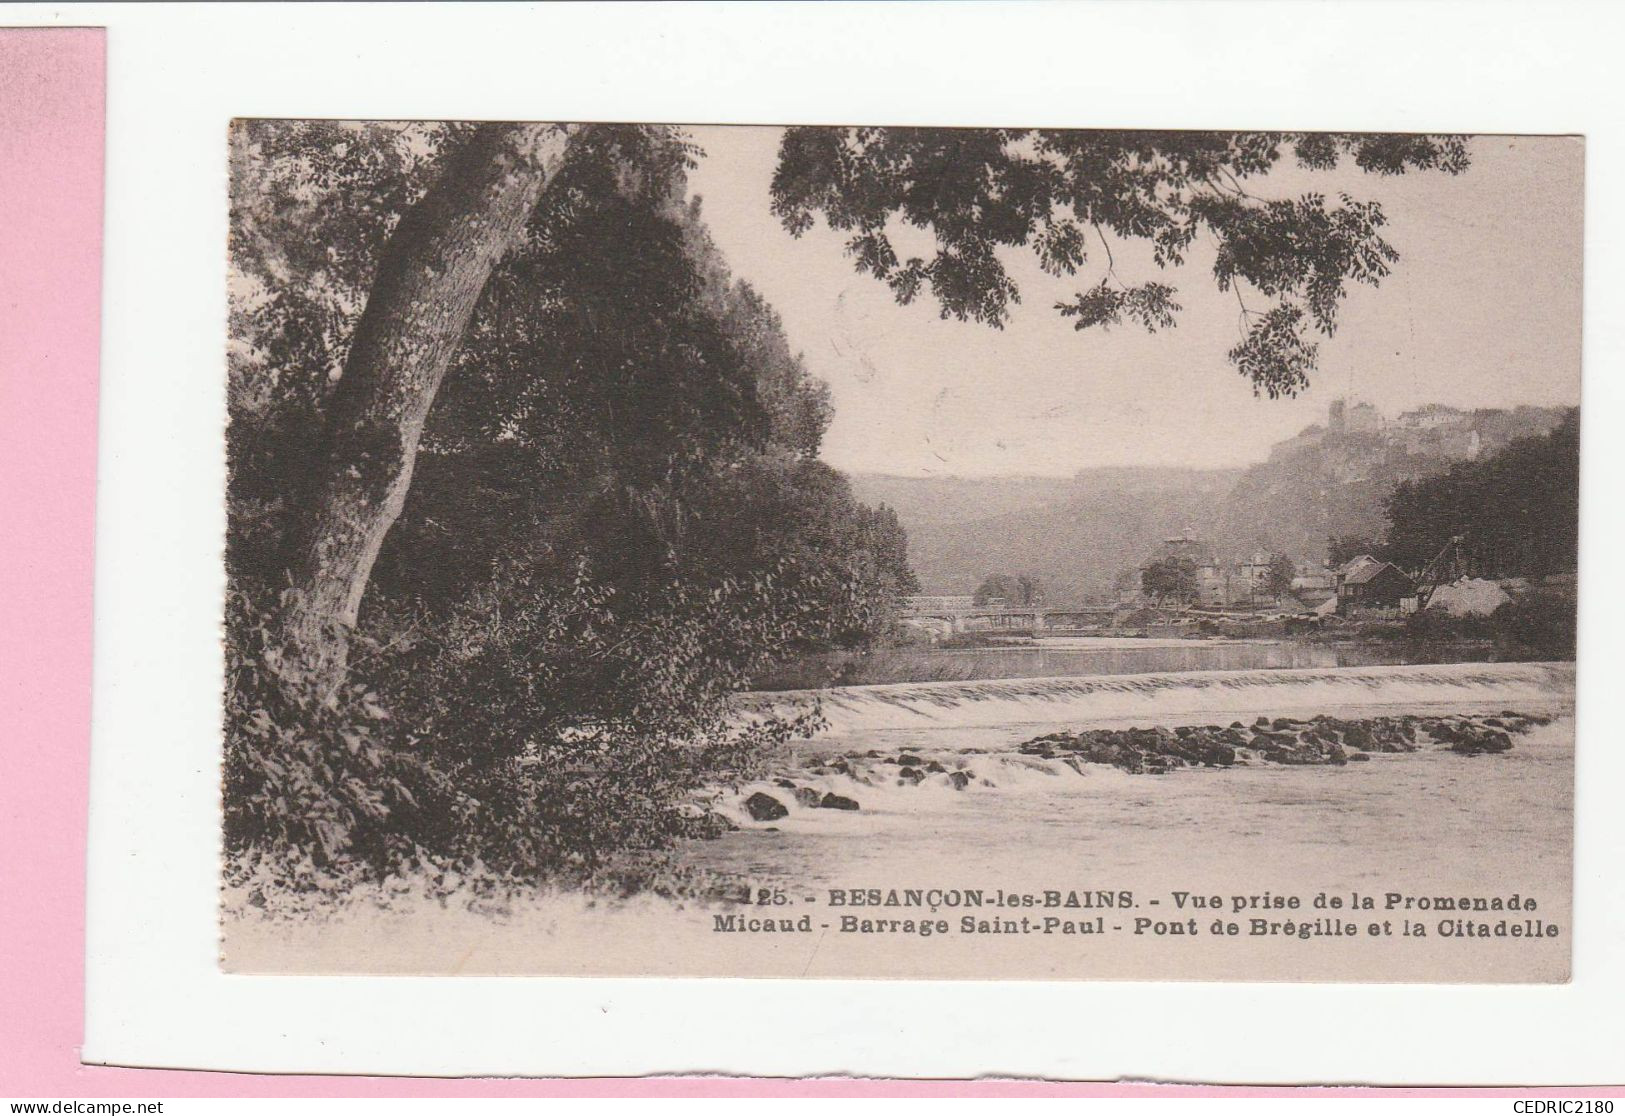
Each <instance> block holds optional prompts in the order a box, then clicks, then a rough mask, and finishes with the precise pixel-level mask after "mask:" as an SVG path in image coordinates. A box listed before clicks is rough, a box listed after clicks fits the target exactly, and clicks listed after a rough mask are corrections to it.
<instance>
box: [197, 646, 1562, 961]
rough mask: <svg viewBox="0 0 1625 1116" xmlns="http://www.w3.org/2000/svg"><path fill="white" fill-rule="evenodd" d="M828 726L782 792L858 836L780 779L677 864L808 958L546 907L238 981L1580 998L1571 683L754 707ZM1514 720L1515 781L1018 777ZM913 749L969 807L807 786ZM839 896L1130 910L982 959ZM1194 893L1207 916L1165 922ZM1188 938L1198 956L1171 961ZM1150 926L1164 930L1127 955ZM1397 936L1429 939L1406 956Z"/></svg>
mask: <svg viewBox="0 0 1625 1116" xmlns="http://www.w3.org/2000/svg"><path fill="white" fill-rule="evenodd" d="M1231 646H1232V647H1234V646H1237V645H1231ZM1241 646H1246V645H1241ZM1252 646H1261V645H1252ZM1077 650H1080V651H1090V652H1110V651H1114V650H1117V649H1115V648H1103V647H1087V648H1078V649H1077ZM1146 650H1150V648H1146ZM1159 650H1162V651H1172V652H1174V653H1182V652H1184V651H1185V650H1188V649H1182V648H1160V649H1159ZM1232 653H1236V652H1231V651H1226V652H1221V654H1232ZM1240 653H1242V654H1274V653H1281V652H1278V651H1276V652H1272V651H1256V652H1240ZM1200 654H1212V652H1200ZM814 700H816V701H818V702H819V704H820V707H821V710H822V713H823V716H824V718H825V720H826V721H827V725H828V727H827V728H826V729H825V730H824V731H823V732H822V733H820V734H819V735H818V736H816V737H815V738H813V739H812V740H809V741H806V742H803V743H802V744H801V745H800V746H799V747H798V749H797V752H796V754H795V755H793V756H792V757H790V758H789V759H787V760H786V762H785V764H784V766H783V768H782V770H781V772H780V774H781V775H783V774H793V775H794V776H795V781H796V782H797V783H798V784H800V785H803V786H811V787H813V788H816V789H817V790H818V791H819V792H820V793H835V794H839V795H844V796H847V797H850V798H851V799H853V800H855V801H856V802H858V803H859V805H860V808H859V809H857V810H850V811H849V810H837V809H823V808H804V807H802V806H800V805H798V804H797V802H796V800H795V799H794V797H793V795H791V794H789V793H787V791H786V789H785V788H784V787H782V786H780V785H778V784H777V783H775V782H774V781H773V780H772V779H768V780H764V781H762V782H758V783H752V784H748V785H743V786H736V787H728V788H722V789H721V790H719V791H718V792H717V799H716V804H717V806H718V808H719V809H720V810H721V811H723V812H726V813H730V814H731V816H732V817H733V819H734V820H735V822H736V823H737V824H738V826H739V828H738V829H737V830H736V831H734V832H731V833H727V834H725V835H723V836H722V837H720V838H717V839H715V840H710V841H694V842H690V843H689V844H687V845H686V846H685V847H684V848H683V849H682V850H680V856H681V859H682V860H683V862H685V863H686V864H688V865H689V866H691V867H694V868H698V869H700V870H701V871H709V872H712V873H715V875H716V877H717V878H719V879H723V880H727V881H730V882H731V883H738V882H740V881H743V882H744V883H746V884H748V885H749V888H750V891H749V892H748V894H750V895H752V896H753V897H754V896H768V897H771V896H775V895H777V896H779V897H780V899H781V900H782V901H783V902H784V903H785V904H786V905H785V906H783V907H765V908H758V907H749V906H743V905H741V904H737V903H724V904H721V905H720V909H721V910H723V911H729V910H732V911H742V912H743V913H745V914H752V913H760V914H770V915H771V914H782V915H792V916H796V917H800V916H804V915H805V916H809V917H810V918H811V919H812V920H813V922H812V929H811V930H810V931H808V932H805V933H794V934H783V933H781V934H745V933H719V932H717V927H716V926H715V925H714V918H715V916H716V915H717V914H718V911H719V905H718V904H715V903H703V902H702V903H695V902H692V901H676V902H673V901H668V900H664V899H661V898H660V897H658V896H655V895H652V894H648V893H645V894H643V895H640V896H637V897H634V898H631V899H628V900H626V901H624V902H617V903H605V902H602V901H600V900H597V899H591V898H588V897H583V896H580V895H571V894H561V895H539V896H537V897H535V899H534V900H533V901H531V902H529V903H523V904H516V905H515V906H514V907H513V909H511V910H510V911H508V912H507V913H505V914H502V915H500V916H492V915H490V914H485V913H479V912H474V911H470V910H460V909H457V908H456V907H455V906H448V905H446V904H427V903H426V904H418V905H415V906H396V907H392V908H390V909H387V910H384V909H377V910H367V909H351V910H349V911H347V912H345V913H343V914H341V915H338V916H335V917H333V918H330V919H325V920H321V921H310V922H306V923H276V922H271V921H268V920H254V919H251V918H245V919H239V920H237V921H235V922H231V923H228V928H227V932H226V955H227V964H228V968H231V969H234V970H236V971H243V972H288V971H295V972H298V971H303V972H364V971H365V972H420V973H421V972H462V973H550V974H559V975H569V974H581V975H587V974H597V975H613V974H626V975H641V974H669V975H731V976H775V977H820V976H824V977H856V976H868V977H873V976H880V977H900V978H968V979H987V978H1015V979H1052V978H1054V979H1248V980H1386V981H1425V982H1436V981H1520V982H1524V981H1561V980H1564V979H1566V978H1567V976H1568V973H1569V939H1568V937H1567V931H1568V927H1569V910H1570V887H1571V883H1570V881H1571V864H1572V803H1573V790H1574V721H1573V707H1574V665H1573V664H1572V663H1454V664H1442V665H1379V666H1350V665H1338V664H1337V663H1335V662H1334V663H1316V664H1312V665H1308V666H1303V667H1286V668H1282V667H1275V666H1263V667H1257V668H1252V669H1211V670H1194V671H1192V670H1187V671H1178V670H1167V669H1164V670H1161V671H1158V672H1154V673H1141V674H1116V675H1113V674H1106V673H1100V672H1097V673H1095V674H1092V675H1083V676H1078V675H1072V676H1066V677H1028V678H1003V679H990V680H971V681H960V682H917V683H902V684H894V685H883V686H854V687H846V688H841V689H833V690H825V691H819V692H816V693H814V692H783V693H764V694H755V695H749V696H747V698H746V699H745V701H744V706H745V712H746V715H761V714H765V713H771V712H775V711H783V710H789V709H793V708H802V707H804V706H805V705H806V704H807V703H808V702H811V701H814ZM1501 710H1513V711H1517V712H1522V713H1543V714H1548V715H1551V716H1553V717H1554V718H1555V719H1554V720H1552V721H1551V723H1549V724H1547V725H1545V726H1542V727H1539V728H1537V729H1535V730H1534V731H1532V732H1529V733H1525V734H1520V735H1518V736H1516V737H1515V743H1514V747H1513V749H1512V750H1511V751H1510V752H1506V753H1503V754H1498V755H1481V756H1471V757H1469V756H1462V755H1457V754H1455V753H1453V752H1450V751H1447V750H1444V749H1442V748H1439V747H1436V746H1435V747H1424V748H1423V749H1422V750H1421V751H1418V752H1415V753H1410V754H1394V755H1385V754H1374V755H1372V757H1371V759H1370V760H1369V761H1368V762H1363V763H1350V764H1348V765H1347V766H1342V767H1331V766H1305V767H1293V766H1279V765H1276V764H1267V765H1266V764H1256V765H1252V766H1237V767H1233V768H1224V769H1209V768H1204V769H1177V770H1175V771H1172V772H1170V773H1168V774H1166V775H1160V776H1153V775H1130V774H1127V773H1125V772H1122V771H1119V770H1117V769H1116V768H1113V767H1109V766H1104V765H1094V764H1086V765H1081V767H1080V768H1073V767H1069V766H1067V765H1066V764H1064V763H1062V762H1060V761H1059V760H1053V761H1045V760H1041V759H1039V758H1037V757H1031V756H1025V755H1022V754H1021V753H1020V752H1019V751H1018V750H1017V746H1018V745H1019V744H1020V743H1021V742H1022V741H1025V740H1028V739H1031V738H1032V737H1034V736H1038V735H1041V734H1044V733H1047V732H1052V731H1056V730H1060V729H1066V730H1077V729H1081V728H1087V727H1102V726H1126V725H1154V724H1162V725H1168V726H1177V725H1180V724H1228V723H1229V722H1231V721H1232V720H1240V721H1243V722H1249V723H1250V722H1251V721H1252V720H1254V719H1255V718H1256V717H1258V716H1261V715H1262V716H1269V717H1275V716H1281V715H1287V716H1304V717H1307V716H1313V715H1314V714H1316V713H1329V714H1333V715H1336V716H1340V717H1369V716H1374V715H1377V714H1393V713H1403V712H1414V713H1422V714H1426V713H1450V712H1498V711H1501ZM905 749H906V750H907V751H908V752H909V753H912V754H915V755H916V756H918V757H919V759H921V760H926V761H928V760H931V759H937V760H939V761H940V762H941V764H942V766H943V767H944V768H946V769H948V770H950V771H951V770H954V769H963V770H964V771H965V772H966V773H967V775H968V776H970V779H969V783H968V785H967V786H966V787H965V788H964V789H963V790H959V789H955V788H954V786H953V785H952V784H951V782H950V781H949V776H948V775H947V774H935V775H932V776H930V777H929V778H928V779H927V780H926V781H925V782H924V783H922V784H920V785H919V786H906V785H897V783H896V781H895V780H894V779H890V778H886V779H881V780H873V779H872V777H871V776H865V778H871V780H872V781H867V782H865V781H859V780H858V779H854V778H851V777H849V776H847V775H842V774H834V773H828V774H816V775H815V774H810V773H808V772H807V771H806V768H808V767H809V766H811V765H815V764H817V763H819V761H820V760H821V759H827V758H829V757H831V756H833V755H837V754H852V753H861V754H866V753H869V752H875V753H880V754H884V755H888V756H895V755H896V754H897V753H899V752H901V751H903V750H905ZM874 768H875V764H873V763H871V765H870V767H869V770H873V769H874ZM863 771H864V769H862V768H859V769H857V770H856V772H855V773H856V774H858V775H860V776H862V775H863ZM757 792H761V793H766V794H771V795H774V796H775V797H777V798H779V799H780V800H781V801H782V802H783V803H784V805H785V806H786V808H787V810H788V813H787V814H786V815H785V816H784V817H781V818H778V819H775V820H773V821H763V822H758V821H753V820H751V818H750V816H749V814H748V813H747V812H746V811H745V810H744V808H743V805H742V803H743V800H744V798H745V797H747V796H748V795H750V794H752V793H757ZM854 889H855V890H860V891H862V890H868V889H878V890H880V891H882V892H889V891H890V890H891V889H938V890H941V891H943V892H951V891H960V890H975V889H981V890H984V891H986V892H987V893H989V894H992V893H994V892H995V891H998V892H1003V893H1007V894H1012V895H1016V894H1042V893H1044V892H1046V891H1055V892H1059V893H1070V892H1077V893H1078V894H1080V895H1083V896H1085V897H1087V896H1089V895H1091V894H1104V893H1110V894H1114V895H1120V894H1121V893H1124V892H1127V893H1130V895H1131V898H1130V899H1129V901H1128V902H1127V903H1125V904H1122V905H1120V906H1119V905H1114V906H1113V907H1111V908H1109V909H1104V910H1096V909H1083V910H1075V909H1063V910H1062V911H1060V912H1059V913H1061V914H1065V915H1067V916H1069V917H1072V918H1079V919H1080V920H1081V919H1087V918H1089V917H1095V918H1098V920H1099V922H1098V925H1099V930H1098V931H1097V932H1096V933H1093V934H1090V935H1087V936H1079V937H1065V936H1059V935H1050V934H1048V933H1042V934H1026V933H1022V934H995V935H989V936H984V935H982V934H981V933H976V934H965V933H960V932H959V919H960V918H961V917H962V916H963V915H964V914H965V913H966V912H965V911H964V910H962V909H956V908H948V907H939V908H935V909H919V908H905V909H902V910H892V909H886V908H880V909H865V910H861V911H854V910H853V909H852V908H851V907H849V906H848V907H843V908H841V909H837V908H836V906H834V905H833V904H834V903H835V898H834V896H833V895H832V892H842V893H844V892H847V891H850V890H854ZM1181 892H1188V893H1190V894H1192V895H1196V896H1204V897H1211V898H1212V901H1215V902H1217V904H1218V906H1217V907H1206V906H1204V907H1203V908H1201V909H1200V910H1197V911H1192V910H1191V909H1187V908H1185V907H1181V906H1179V900H1178V899H1177V898H1176V896H1177V894H1178V893H1181ZM733 893H734V894H746V893H747V892H744V891H743V890H741V889H738V888H735V889H734V891H733ZM1288 896H1290V897H1293V898H1294V899H1295V900H1296V901H1297V902H1298V903H1299V904H1300V906H1299V907H1298V908H1296V909H1295V910H1290V911H1282V910H1280V909H1278V908H1276V909H1271V908H1268V907H1265V908H1262V913H1263V914H1264V915H1265V916H1266V918H1267V920H1268V922H1267V923H1266V931H1267V932H1264V933H1258V934H1255V933H1252V932H1251V931H1252V929H1253V928H1254V927H1253V923H1252V919H1253V918H1255V917H1257V916H1258V915H1259V914H1260V913H1261V910H1260V909H1259V908H1255V907H1253V906H1251V905H1252V904H1253V903H1255V902H1263V903H1266V904H1267V903H1270V902H1277V901H1281V900H1283V899H1284V898H1285V897H1288ZM1440 896H1447V897H1449V896H1460V897H1469V898H1473V897H1477V898H1484V899H1487V900H1494V901H1496V902H1499V903H1501V904H1503V905H1506V904H1511V903H1513V902H1516V903H1517V904H1519V905H1523V904H1526V903H1527V902H1528V901H1529V900H1531V899H1532V900H1534V901H1535V903H1536V909H1535V910H1534V911H1530V912H1526V913H1519V914H1517V915H1515V916H1512V917H1513V920H1514V921H1517V922H1519V923H1520V924H1522V922H1523V921H1524V919H1525V918H1526V914H1527V917H1532V918H1534V919H1536V920H1538V921H1539V922H1540V923H1541V924H1542V925H1543V926H1550V927H1555V928H1556V931H1557V932H1556V934H1555V936H1544V935H1543V936H1540V937H1535V938H1530V937H1522V938H1511V937H1507V938H1498V937H1491V938H1477V937H1472V938H1463V937H1460V936H1456V935H1452V934H1450V933H1449V928H1448V927H1446V926H1445V925H1444V924H1445V923H1447V922H1449V921H1450V920H1449V919H1447V918H1441V917H1440V916H1439V915H1438V914H1436V913H1432V912H1429V913H1425V914H1424V913H1421V912H1420V911H1416V910H1411V909H1409V908H1408V907H1407V906H1406V905H1405V904H1406V903H1407V901H1410V902H1414V901H1415V900H1416V899H1417V898H1418V897H1421V898H1423V899H1424V900H1426V901H1428V902H1431V901H1432V900H1433V899H1434V898H1436V897H1440ZM1514 897H1516V898H1515V899H1514ZM1322 904H1324V905H1322ZM1366 904H1369V906H1367V905H1366ZM984 913H987V914H990V915H994V916H1001V917H1002V915H1004V914H1009V913H1014V914H1018V915H1019V914H1020V913H1023V912H1000V911H991V912H984ZM1031 913H1034V914H1038V915H1044V914H1051V913H1056V912H1051V911H1045V910H1039V911H1036V912H1031ZM853 914H861V915H866V916H888V917H890V916H895V917H899V918H901V917H907V918H915V919H924V918H932V919H936V918H942V919H947V920H951V922H952V925H953V927H954V929H953V930H952V931H950V932H945V933H941V934H937V935H935V936H932V937H929V938H913V937H904V936H896V935H892V934H889V933H888V934H870V933H863V932H858V933H848V932H846V931H845V930H844V929H843V927H844V925H845V924H844V922H843V916H848V915H853ZM1216 916H1223V917H1224V918H1226V919H1230V920H1232V921H1233V922H1234V923H1235V925H1236V926H1237V927H1238V928H1239V936H1236V937H1225V936H1221V935H1216V934H1214V933H1212V932H1211V929H1212V926H1211V924H1212V921H1213V919H1214V918H1215V917H1216ZM1198 917H1199V921H1200V927H1199V929H1200V930H1201V933H1199V934H1195V935H1172V934H1169V933H1165V931H1167V930H1169V929H1170V928H1172V926H1173V925H1174V924H1176V923H1177V924H1180V925H1184V924H1185V920H1186V919H1188V918H1198ZM1283 917H1287V918H1288V919H1290V920H1294V921H1295V924H1301V923H1302V922H1306V921H1309V920H1313V919H1317V918H1321V917H1330V918H1333V919H1334V920H1336V921H1337V922H1339V923H1340V924H1342V925H1345V926H1353V927H1356V931H1355V932H1353V933H1351V934H1347V935H1337V936H1323V935H1320V934H1319V933H1318V932H1317V933H1316V934H1315V935H1313V936H1300V935H1297V934H1293V933H1290V932H1286V931H1282V932H1279V933H1278V932H1277V931H1276V930H1273V929H1267V927H1268V926H1269V925H1275V926H1284V925H1285V924H1284V923H1282V922H1280V921H1279V920H1280V919H1282V918H1283ZM1475 917H1477V918H1483V919H1488V920H1490V921H1491V922H1494V921H1496V920H1499V919H1501V918H1502V917H1503V916H1502V915H1499V914H1495V915H1482V916H1475ZM1139 920H1145V921H1146V922H1147V923H1149V924H1150V925H1148V926H1146V927H1145V928H1144V929H1143V930H1141V929H1140V926H1141V923H1140V921H1139ZM1413 925H1414V926H1415V927H1418V928H1420V929H1422V930H1424V931H1426V932H1427V936H1426V937H1412V936H1407V935H1405V933H1404V931H1405V930H1406V929H1409V928H1410V927H1411V926H1413ZM1159 926H1160V927H1162V929H1161V930H1159V929H1158V927H1159Z"/></svg>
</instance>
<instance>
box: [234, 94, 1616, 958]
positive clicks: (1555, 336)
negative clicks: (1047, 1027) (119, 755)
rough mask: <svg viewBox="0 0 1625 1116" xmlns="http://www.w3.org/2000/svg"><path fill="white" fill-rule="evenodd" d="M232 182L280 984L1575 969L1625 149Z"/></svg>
mask: <svg viewBox="0 0 1625 1116" xmlns="http://www.w3.org/2000/svg"><path fill="white" fill-rule="evenodd" d="M228 142H229V148H230V152H229V153H230V168H231V177H230V190H231V198H230V243H229V246H228V249H229V270H228V280H227V282H228V294H229V299H230V324H229V330H230V335H229V337H228V338H227V339H226V344H227V361H226V371H225V375H226V376H227V377H228V383H229V407H230V424H229V429H228V430H227V432H226V437H227V443H228V447H227V448H228V454H229V482H228V483H229V488H228V491H227V493H226V499H227V506H228V512H229V517H228V518H229V523H228V537H227V540H226V548H225V561H226V564H227V573H228V583H229V595H228V599H227V601H226V602H225V631H226V649H225V654H226V688H225V692H224V695H223V698H224V710H223V725H224V734H225V761H224V771H223V811H222V824H223V834H224V842H223V843H224V850H225V860H224V865H223V880H222V889H221V902H222V912H221V916H222V942H221V964H222V966H223V967H224V969H226V970H227V971H230V972H238V973H410V974H453V973H460V974H536V975H639V976H643V975H680V976H734V977H797V978H800V977H805V978H821V977H867V978H933V979H956V980H980V979H1018V980H1058V979H1064V980H1072V979H1076V980H1085V979H1148V980H1150V979H1155V980H1166V979H1176V980H1301V981H1422V982H1562V981H1566V980H1567V979H1568V978H1569V973H1570V946H1571V929H1572V924H1571V877H1572V852H1573V837H1572V826H1573V810H1572V799H1573V792H1574V770H1575V763H1574V761H1575V743H1576V742H1575V732H1574V708H1575V665H1574V659H1575V616H1576V602H1577V542H1578V492H1579V403H1580V305H1581V228H1582V208H1583V207H1582V196H1583V190H1582V185H1583V167H1584V145H1583V143H1582V141H1581V140H1580V139H1578V138H1575V137H1563V136H1505V135H1420V134H1382V133H1290V134H1289V133H1273V132H1200V131H1172V132H1144V131H1115V132H1111V131H1097V130H1064V129H1062V130H1054V129H1037V128H1021V127H1011V128H1001V129H971V128H902V127H895V128H894V127H873V126H853V127H789V128H780V127H765V126H764V127H757V126H750V127H737V126H736V127H709V126H673V125H644V126H634V125H598V124H567V123H502V122H481V123H470V122H421V121H420V122H373V121H334V120H266V119H255V120H240V121H237V122H236V123H234V124H233V126H232V127H231V130H230V134H229V139H228ZM1510 260H1515V261H1516V266H1509V263H1508V261H1510Z"/></svg>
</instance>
